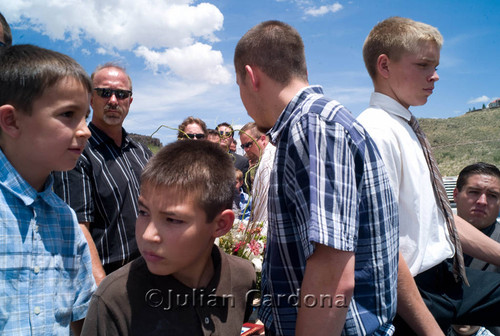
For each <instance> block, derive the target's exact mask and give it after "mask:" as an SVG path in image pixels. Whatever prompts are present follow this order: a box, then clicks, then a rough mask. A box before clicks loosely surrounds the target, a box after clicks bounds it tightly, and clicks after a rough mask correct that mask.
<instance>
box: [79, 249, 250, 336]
mask: <svg viewBox="0 0 500 336" xmlns="http://www.w3.org/2000/svg"><path fill="white" fill-rule="evenodd" d="M212 260H213V263H214V269H215V272H214V276H213V278H212V279H211V280H210V283H209V284H208V286H207V287H206V288H201V289H193V288H190V287H187V286H185V285H184V284H182V283H181V282H179V281H178V280H176V279H175V278H174V277H172V276H158V275H154V274H152V273H150V272H149V271H148V268H147V265H146V262H145V261H144V259H143V258H142V257H141V258H139V259H137V260H135V261H133V262H132V263H130V264H127V265H125V266H124V267H122V268H120V269H119V270H117V271H115V272H113V273H112V274H110V275H109V276H107V277H106V278H105V279H104V280H103V282H102V283H101V285H100V286H99V288H98V289H97V291H96V292H95V294H94V295H93V297H92V300H91V303H90V308H89V311H88V313H87V317H86V319H85V324H84V326H83V331H82V335H239V334H240V331H241V326H242V324H243V322H244V321H246V320H247V319H248V317H249V315H250V313H251V309H252V307H251V303H252V299H253V295H252V294H253V293H254V292H256V290H255V289H254V288H255V270H254V268H253V266H252V264H251V263H250V262H249V261H248V260H244V259H241V258H238V257H235V256H231V255H227V254H225V253H224V252H222V251H221V250H219V248H217V247H216V246H214V248H213V249H212Z"/></svg>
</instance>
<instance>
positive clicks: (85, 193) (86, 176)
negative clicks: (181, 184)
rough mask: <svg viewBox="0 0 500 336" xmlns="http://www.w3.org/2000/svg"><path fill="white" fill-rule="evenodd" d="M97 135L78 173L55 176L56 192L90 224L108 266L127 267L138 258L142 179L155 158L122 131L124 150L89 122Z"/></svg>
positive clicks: (93, 137) (82, 158)
mask: <svg viewBox="0 0 500 336" xmlns="http://www.w3.org/2000/svg"><path fill="white" fill-rule="evenodd" d="M89 129H90V131H91V133H92V136H91V137H90V139H89V141H88V143H87V146H86V147H85V150H84V151H83V153H82V155H81V157H80V159H79V160H78V162H77V163H76V167H75V168H74V169H73V170H70V171H67V172H55V173H54V174H53V175H54V180H55V181H54V191H55V192H56V193H57V194H58V195H59V196H60V197H61V198H62V199H63V200H64V201H65V202H66V203H68V204H69V205H70V206H71V207H72V208H73V209H74V210H75V212H76V215H77V217H78V221H79V222H80V223H81V222H90V227H89V231H90V233H91V235H92V238H93V239H94V242H95V244H96V247H97V251H98V252H99V256H100V258H101V262H102V263H103V265H104V266H105V265H107V264H111V263H116V262H120V263H121V264H123V265H124V264H126V263H128V262H129V261H131V260H133V259H134V258H136V257H137V256H139V252H138V249H137V243H136V240H135V221H136V219H137V212H138V209H137V197H138V195H139V184H140V175H141V172H142V169H143V168H144V166H145V164H146V163H147V161H148V160H149V158H150V157H151V156H152V153H151V151H150V150H149V149H148V148H146V147H145V146H143V145H141V144H139V143H138V142H136V141H134V140H133V139H131V138H130V137H129V136H128V135H127V133H126V132H125V130H123V141H122V145H121V147H118V146H117V145H116V144H115V142H114V141H113V140H112V139H111V138H110V137H109V136H107V135H106V134H105V133H104V132H103V131H101V130H100V129H98V128H97V127H96V126H95V125H93V124H92V123H89Z"/></svg>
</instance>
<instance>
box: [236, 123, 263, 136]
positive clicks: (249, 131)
mask: <svg viewBox="0 0 500 336" xmlns="http://www.w3.org/2000/svg"><path fill="white" fill-rule="evenodd" d="M241 133H243V134H246V135H247V136H249V137H252V138H253V139H254V140H257V139H259V138H260V137H261V136H262V135H265V133H263V132H261V131H259V129H258V128H257V124H256V123H255V122H253V121H251V122H248V123H246V124H245V125H243V127H242V128H241V129H240V132H239V135H240V136H241Z"/></svg>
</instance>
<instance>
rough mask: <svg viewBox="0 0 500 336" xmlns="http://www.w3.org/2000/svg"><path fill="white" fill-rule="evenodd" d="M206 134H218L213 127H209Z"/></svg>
mask: <svg viewBox="0 0 500 336" xmlns="http://www.w3.org/2000/svg"><path fill="white" fill-rule="evenodd" d="M208 135H216V136H219V132H217V130H214V129H213V128H209V129H208V130H207V136H208Z"/></svg>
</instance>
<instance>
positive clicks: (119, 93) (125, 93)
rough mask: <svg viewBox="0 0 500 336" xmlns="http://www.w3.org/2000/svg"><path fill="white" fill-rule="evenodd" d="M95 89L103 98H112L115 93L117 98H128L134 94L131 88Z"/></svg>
mask: <svg viewBox="0 0 500 336" xmlns="http://www.w3.org/2000/svg"><path fill="white" fill-rule="evenodd" d="M94 90H95V92H97V95H98V96H99V97H101V98H111V96H112V95H115V97H116V98H117V99H127V98H128V97H130V96H131V95H132V91H130V90H114V89H106V88H95V89H94Z"/></svg>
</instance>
